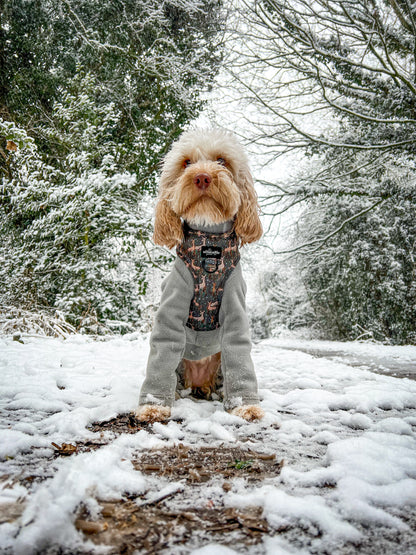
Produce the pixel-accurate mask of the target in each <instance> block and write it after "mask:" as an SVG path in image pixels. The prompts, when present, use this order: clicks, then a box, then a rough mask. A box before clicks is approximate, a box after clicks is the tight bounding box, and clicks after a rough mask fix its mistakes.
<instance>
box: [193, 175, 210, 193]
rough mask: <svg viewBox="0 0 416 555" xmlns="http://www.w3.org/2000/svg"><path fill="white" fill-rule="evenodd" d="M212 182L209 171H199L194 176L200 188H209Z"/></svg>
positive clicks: (195, 182)
mask: <svg viewBox="0 0 416 555" xmlns="http://www.w3.org/2000/svg"><path fill="white" fill-rule="evenodd" d="M210 183H211V176H210V175H209V174H208V173H198V174H197V175H196V176H195V177H194V184H195V185H196V186H197V187H198V189H202V190H204V189H207V188H208V187H209V184H210Z"/></svg>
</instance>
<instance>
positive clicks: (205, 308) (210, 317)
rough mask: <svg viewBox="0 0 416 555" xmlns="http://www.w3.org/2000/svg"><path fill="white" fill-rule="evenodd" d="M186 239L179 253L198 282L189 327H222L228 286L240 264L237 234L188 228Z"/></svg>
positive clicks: (207, 329) (196, 328)
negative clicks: (226, 287) (222, 304)
mask: <svg viewBox="0 0 416 555" xmlns="http://www.w3.org/2000/svg"><path fill="white" fill-rule="evenodd" d="M184 236H185V239H184V241H183V243H181V244H180V245H179V246H178V247H177V249H176V253H177V255H178V256H179V257H180V258H182V260H183V261H184V263H185V264H186V266H187V267H188V269H189V271H190V272H191V274H192V277H193V278H194V296H193V298H192V301H191V305H190V307H189V317H188V321H187V323H186V325H187V326H188V328H191V329H193V330H196V331H210V330H214V329H216V328H218V327H219V321H218V316H219V312H220V307H221V300H222V296H223V293H224V287H225V282H226V281H227V279H228V277H229V276H230V275H231V272H232V271H233V270H234V268H235V267H236V266H237V263H238V261H239V260H240V253H239V251H238V239H237V235H236V234H235V232H234V231H233V230H231V231H229V232H227V233H208V232H206V231H199V230H194V229H191V228H190V227H189V226H187V225H186V224H185V225H184Z"/></svg>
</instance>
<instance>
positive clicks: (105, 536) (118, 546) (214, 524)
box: [76, 500, 268, 554]
mask: <svg viewBox="0 0 416 555" xmlns="http://www.w3.org/2000/svg"><path fill="white" fill-rule="evenodd" d="M102 507H103V508H102V519H100V521H98V522H93V523H92V522H90V521H88V520H86V519H87V518H88V515H87V514H86V513H83V514H82V513H81V515H80V518H79V519H78V520H77V521H76V526H77V528H78V529H79V530H82V531H83V532H84V534H88V537H89V539H91V540H92V541H93V542H94V543H95V544H97V545H107V546H112V550H111V551H110V553H114V554H115V553H125V554H131V553H134V552H139V553H146V554H148V553H149V554H150V553H160V552H161V551H162V550H164V549H167V550H168V551H169V549H171V548H173V546H180V545H183V544H188V546H189V544H190V543H194V542H195V545H197V544H199V545H200V543H201V541H204V540H205V542H207V541H220V542H221V543H222V544H231V543H234V542H236V541H237V542H243V543H244V544H246V545H250V544H253V543H257V542H259V541H261V538H262V535H263V534H265V533H267V532H268V526H267V522H266V521H265V519H264V518H262V516H261V509H260V508H258V507H249V508H247V509H245V510H244V511H239V510H236V509H233V508H227V509H225V508H212V509H192V510H187V511H172V510H169V509H168V508H167V507H166V506H164V505H162V506H159V505H158V504H156V505H154V504H153V505H145V506H138V505H137V504H136V503H135V502H134V501H131V500H124V501H114V502H110V503H108V502H107V503H104V504H103V506H102ZM231 533H232V536H230V534H231Z"/></svg>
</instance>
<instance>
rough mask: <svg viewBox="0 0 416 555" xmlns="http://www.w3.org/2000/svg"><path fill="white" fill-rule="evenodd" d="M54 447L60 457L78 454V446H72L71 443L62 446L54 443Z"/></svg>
mask: <svg viewBox="0 0 416 555" xmlns="http://www.w3.org/2000/svg"><path fill="white" fill-rule="evenodd" d="M52 446H53V447H55V449H56V450H57V451H58V453H59V454H60V455H64V456H69V455H73V454H74V453H76V452H77V446H76V445H71V443H63V444H62V445H58V444H57V443H53V442H52Z"/></svg>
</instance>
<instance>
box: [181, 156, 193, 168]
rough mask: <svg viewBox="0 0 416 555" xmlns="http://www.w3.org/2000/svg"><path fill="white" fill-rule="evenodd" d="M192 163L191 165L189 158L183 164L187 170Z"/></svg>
mask: <svg viewBox="0 0 416 555" xmlns="http://www.w3.org/2000/svg"><path fill="white" fill-rule="evenodd" d="M190 163H191V161H190V160H189V158H187V159H186V160H184V161H183V162H182V166H183V167H184V168H187V167H188V166H189V164H190Z"/></svg>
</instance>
